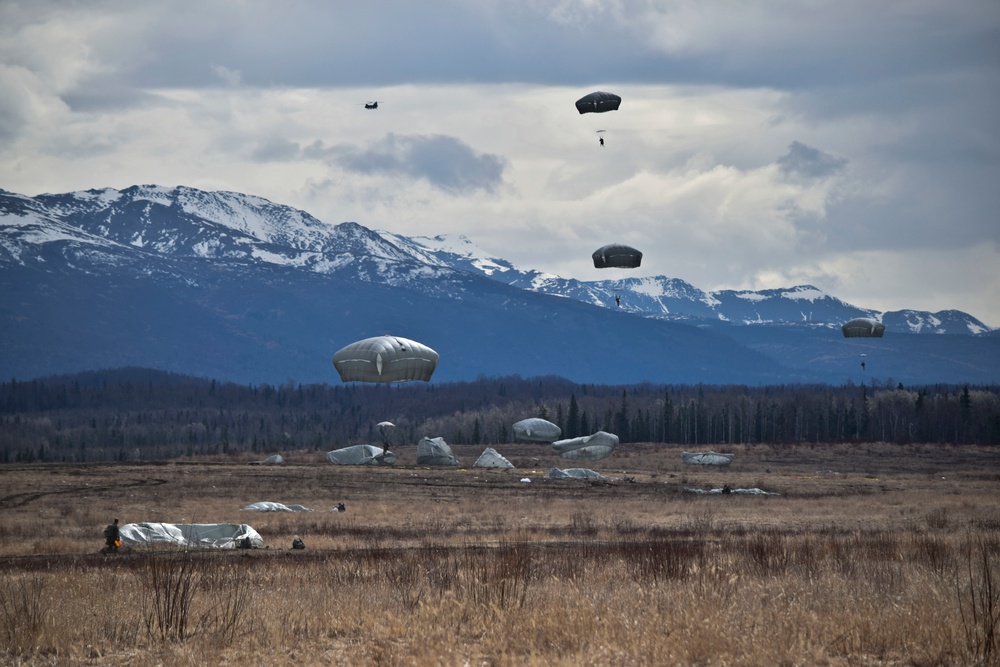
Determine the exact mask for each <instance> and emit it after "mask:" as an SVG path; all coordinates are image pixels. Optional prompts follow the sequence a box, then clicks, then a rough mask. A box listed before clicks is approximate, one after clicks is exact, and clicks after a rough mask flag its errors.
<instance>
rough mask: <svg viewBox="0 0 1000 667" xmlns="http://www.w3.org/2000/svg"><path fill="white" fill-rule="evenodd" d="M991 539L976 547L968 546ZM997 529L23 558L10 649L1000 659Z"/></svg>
mask: <svg viewBox="0 0 1000 667" xmlns="http://www.w3.org/2000/svg"><path fill="white" fill-rule="evenodd" d="M970 544H971V545H975V546H974V547H970V546H969V545H970ZM998 548H1000V540H998V539H997V536H996V535H995V534H975V535H974V534H954V535H938V536H935V535H928V534H927V533H921V532H915V531H913V532H903V531H886V532H872V533H854V534H826V535H800V534H794V535H785V534H781V533H778V532H763V533H760V534H749V535H732V536H726V535H724V534H723V535H720V534H719V533H718V532H717V531H711V532H708V533H705V534H697V533H695V534H692V532H691V531H689V530H687V529H685V530H684V531H681V532H679V533H678V534H677V535H667V534H660V535H655V536H651V535H635V534H630V535H628V536H623V537H619V538H617V539H610V540H601V541H589V540H588V539H585V538H584V539H581V540H578V541H575V542H573V543H566V544H561V545H533V544H531V543H515V542H502V543H499V544H493V545H483V544H467V545H466V546H462V547H425V548H413V549H391V548H377V549H369V550H356V551H345V552H342V553H330V554H310V553H309V552H308V550H307V551H306V552H300V553H294V554H293V553H290V552H289V553H272V554H235V553H229V554H206V553H200V552H155V553H141V554H132V555H130V556H125V557H122V558H118V559H117V560H116V559H110V558H109V560H108V561H107V562H100V563H93V562H91V563H88V564H84V563H76V564H74V563H73V562H72V561H70V562H65V563H55V564H52V565H50V566H47V567H46V568H45V569H44V570H41V571H27V570H28V568H22V569H21V570H11V569H7V570H6V571H5V572H4V574H3V576H2V578H0V637H2V638H3V639H4V650H5V655H6V656H7V659H8V660H11V661H23V662H25V663H32V662H36V663H38V664H45V663H46V662H48V661H54V660H56V659H58V661H64V662H73V661H88V662H91V663H94V664H128V663H129V662H130V661H131V660H133V659H134V656H136V655H147V656H152V657H151V659H155V660H156V661H159V662H162V663H163V664H193V662H199V661H209V662H216V661H224V660H225V661H229V660H238V659H240V656H241V655H242V656H252V659H253V662H254V663H255V664H282V663H283V662H285V661H286V660H287V659H288V657H289V656H290V655H291V654H292V653H294V654H295V655H296V656H297V657H296V660H297V661H298V662H300V663H302V664H322V663H324V662H332V663H339V664H372V665H379V664H418V665H424V664H491V665H515V664H531V663H536V664H560V665H563V664H564V665H569V664H600V665H611V664H865V663H866V662H867V663H868V664H983V665H991V664H996V658H997V655H996V643H995V642H996V633H997V623H998V620H997V609H998V608H1000V605H998V600H997V597H996V589H995V588H994V587H993V583H991V582H995V581H996V580H997V579H996V577H997V576H998V575H1000V570H998V562H997V556H996V554H997V553H998Z"/></svg>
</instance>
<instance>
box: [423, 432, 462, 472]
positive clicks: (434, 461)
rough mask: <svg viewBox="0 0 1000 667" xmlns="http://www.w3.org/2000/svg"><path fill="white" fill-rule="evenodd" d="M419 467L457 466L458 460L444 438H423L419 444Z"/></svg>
mask: <svg viewBox="0 0 1000 667" xmlns="http://www.w3.org/2000/svg"><path fill="white" fill-rule="evenodd" d="M417 465H418V466H457V465H458V459H456V458H455V455H454V454H452V452H451V447H449V446H448V443H447V442H445V441H444V438H421V439H420V442H418V443H417Z"/></svg>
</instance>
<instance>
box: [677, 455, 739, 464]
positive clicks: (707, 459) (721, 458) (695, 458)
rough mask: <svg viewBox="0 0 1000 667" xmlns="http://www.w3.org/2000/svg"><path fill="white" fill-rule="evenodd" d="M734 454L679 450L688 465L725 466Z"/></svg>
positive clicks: (730, 461) (731, 460)
mask: <svg viewBox="0 0 1000 667" xmlns="http://www.w3.org/2000/svg"><path fill="white" fill-rule="evenodd" d="M735 456H736V455H735V454H720V453H718V452H681V458H682V459H684V463H687V464H688V465H703V466H727V465H729V464H730V463H732V462H733V458H734V457H735Z"/></svg>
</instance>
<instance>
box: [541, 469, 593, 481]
mask: <svg viewBox="0 0 1000 667" xmlns="http://www.w3.org/2000/svg"><path fill="white" fill-rule="evenodd" d="M545 477H547V478H548V479H604V475H602V474H601V473H599V472H596V471H594V470H591V469H590V468H563V469H559V468H553V469H552V470H550V471H548V472H547V473H546V474H545Z"/></svg>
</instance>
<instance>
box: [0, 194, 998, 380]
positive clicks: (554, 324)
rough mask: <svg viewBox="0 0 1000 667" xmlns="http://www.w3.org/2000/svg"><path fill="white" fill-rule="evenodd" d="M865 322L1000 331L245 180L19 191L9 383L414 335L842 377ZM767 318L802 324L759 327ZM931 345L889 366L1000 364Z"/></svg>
mask: <svg viewBox="0 0 1000 667" xmlns="http://www.w3.org/2000/svg"><path fill="white" fill-rule="evenodd" d="M616 295H617V296H619V297H620V298H621V306H620V307H616V306H615V305H614V297H615V296H616ZM859 315H868V316H872V315H874V316H881V317H882V318H883V320H884V321H885V323H886V325H887V329H888V330H889V331H890V332H899V333H903V332H907V333H908V332H913V333H926V332H928V331H933V332H938V333H945V334H954V333H956V332H960V333H962V334H970V333H979V332H980V331H982V332H988V331H989V330H988V328H987V327H985V326H983V325H982V324H981V323H980V322H978V321H977V320H975V318H972V317H971V316H969V315H967V314H965V313H961V312H958V311H945V312H944V313H933V314H932V313H920V312H914V311H899V312H898V313H884V314H879V313H871V312H869V311H864V310H862V309H858V308H855V307H853V306H851V305H849V304H846V303H844V302H842V301H840V300H838V299H835V298H833V297H831V296H829V295H826V294H824V293H822V292H820V291H819V290H816V289H815V288H812V287H808V286H800V287H793V288H789V289H786V290H769V291H760V292H729V291H722V292H714V293H708V292H704V291H702V290H699V289H697V288H696V287H694V286H692V285H690V284H688V283H686V282H684V281H682V280H677V279H672V278H667V277H663V276H658V277H653V278H628V279H625V280H622V281H620V282H612V281H593V282H588V281H578V280H572V279H564V278H560V277H558V276H553V275H549V274H543V273H540V272H537V271H530V270H522V269H520V268H518V267H515V266H514V265H513V264H511V263H510V262H508V261H506V260H503V259H500V258H495V257H490V256H489V255H488V254H487V253H484V252H482V251H481V250H480V249H479V248H477V247H476V246H475V245H474V244H473V243H472V242H471V241H470V240H469V239H468V238H466V237H463V236H458V237H447V236H438V237H433V238H432V237H404V236H401V235H398V234H393V233H390V232H384V231H383V232H376V231H372V230H370V229H368V228H366V227H364V226H362V225H359V224H357V223H354V222H345V223H341V224H330V223H326V222H323V221H321V220H317V219H316V218H314V217H313V216H311V215H309V214H308V213H305V212H304V211H300V210H296V209H293V208H291V207H287V206H282V205H279V204H275V203H273V202H269V201H267V200H265V199H262V198H260V197H254V196H251V195H245V194H239V193H233V192H204V191H200V190H196V189H193V188H186V187H177V188H164V187H159V186H133V187H130V188H126V189H124V190H115V189H111V188H106V189H103V190H89V191H86V192H76V193H67V194H54V195H49V194H46V195H39V196H37V197H26V196H23V195H18V194H14V193H10V192H5V191H2V190H0V318H2V321H3V322H4V326H3V327H2V328H0V346H2V351H0V373H6V376H7V377H37V376H39V375H44V374H53V373H62V372H72V371H76V370H88V369H94V368H99V367H113V366H125V365H135V366H149V367H154V368H162V369H164V370H171V371H175V372H185V373H195V374H200V375H208V376H212V377H217V378H219V379H233V380H238V381H276V380H277V381H283V380H286V379H288V378H290V377H293V378H297V379H299V380H300V381H330V380H331V379H332V378H331V370H330V365H329V357H330V356H331V355H332V353H333V352H334V351H336V349H338V348H339V347H342V346H343V345H345V344H347V343H348V342H351V341H353V340H356V339H359V338H364V337H368V336H371V335H377V334H381V333H387V332H394V333H399V334H400V335H407V336H408V337H412V338H415V339H417V340H422V341H423V342H426V343H427V344H429V345H431V346H432V347H435V349H438V351H439V352H441V353H442V359H443V360H445V361H444V362H443V363H442V364H441V366H440V367H439V370H438V373H437V374H436V375H435V379H444V380H449V379H450V380H456V379H473V378H475V377H477V376H479V375H494V376H495V375H504V374H515V373H516V374H520V375H522V376H535V375H546V374H550V375H562V376H564V377H567V378H570V379H574V380H577V381H581V382H602V383H621V382H637V381H644V380H648V381H655V382H675V383H679V382H742V383H762V382H793V381H835V382H837V381H843V380H844V379H845V378H846V377H850V373H851V372H853V368H852V369H851V370H850V371H848V370H846V366H844V367H843V368H842V367H841V366H842V365H843V361H844V360H845V359H849V358H852V357H853V356H854V355H855V354H856V350H855V349H854V348H855V347H857V344H851V343H847V342H845V341H844V340H842V339H841V338H840V337H839V336H838V335H836V333H837V332H831V331H830V328H831V327H836V326H838V325H839V323H840V322H842V321H844V320H846V319H850V318H851V317H856V316H859ZM750 323H774V324H780V325H782V326H781V327H778V328H775V327H766V326H763V327H762V326H758V327H751V326H743V325H745V324H750ZM692 324H694V325H695V326H692ZM803 324H805V325H807V326H801V325H803ZM789 327H790V329H789ZM778 329H781V330H780V331H779V330H778ZM772 330H773V331H772ZM769 331H770V333H768V332H769ZM795 331H798V332H799V333H794V332H795ZM741 332H744V333H741ZM790 332H792V333H790ZM817 332H819V333H817ZM789 336H791V338H790V337H789ZM775 337H777V338H781V339H782V340H783V341H784V342H781V343H775V342H774V340H773V339H775ZM918 338H919V339H930V338H935V337H927V336H911V335H906V336H902V337H899V338H898V340H895V343H894V345H896V346H897V348H895V349H896V351H895V352H893V353H892V354H891V355H886V359H885V360H884V364H883V368H884V370H885V371H886V373H887V374H889V373H892V374H893V376H894V377H897V378H900V379H904V378H920V377H923V378H925V379H927V380H928V381H931V380H933V381H956V380H957V379H971V380H989V381H995V380H996V379H998V378H997V376H998V375H1000V370H998V369H997V365H998V363H997V362H998V359H997V357H998V356H1000V355H997V354H996V346H997V345H998V344H1000V343H998V341H1000V338H998V337H995V336H970V335H963V336H961V338H965V339H968V340H969V341H970V342H968V343H966V344H963V345H961V346H957V345H954V344H952V345H951V347H948V345H947V344H946V343H945V342H942V343H940V344H938V343H933V344H931V345H932V346H933V345H938V346H939V347H942V348H943V349H945V351H944V352H942V353H936V354H937V356H936V357H935V359H936V361H935V362H934V365H932V366H926V364H925V365H924V366H921V365H920V364H919V363H914V361H913V359H911V358H910V355H911V352H910V351H908V349H909V348H910V347H913V346H915V345H916V343H915V342H913V341H915V340H916V339H918ZM940 338H942V339H945V338H947V339H949V340H953V339H955V338H956V336H953V335H946V336H941V337H940ZM973 341H978V342H973ZM984 341H985V342H984ZM900 345H901V347H899V346H900ZM817 346H819V347H822V348H823V349H822V352H820V351H818V349H817ZM918 347H920V349H922V350H924V349H926V347H927V346H926V345H923V344H922V346H918ZM793 349H794V350H797V352H796V353H795V354H785V356H784V357H783V356H782V354H784V352H787V351H789V350H793ZM955 349H959V350H960V354H959V355H958V357H956V356H955V354H956V353H953V350H955ZM783 351H784V352H783ZM874 363H875V362H874V360H872V361H870V362H869V364H870V365H872V364H874ZM876 367H877V365H876ZM913 368H919V369H921V370H920V372H919V373H918V374H917V375H914V372H913V371H912V369H913ZM970 369H975V370H974V371H973V370H970ZM970 373H971V374H972V376H974V377H970V376H969V374H970ZM963 374H964V375H963Z"/></svg>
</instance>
